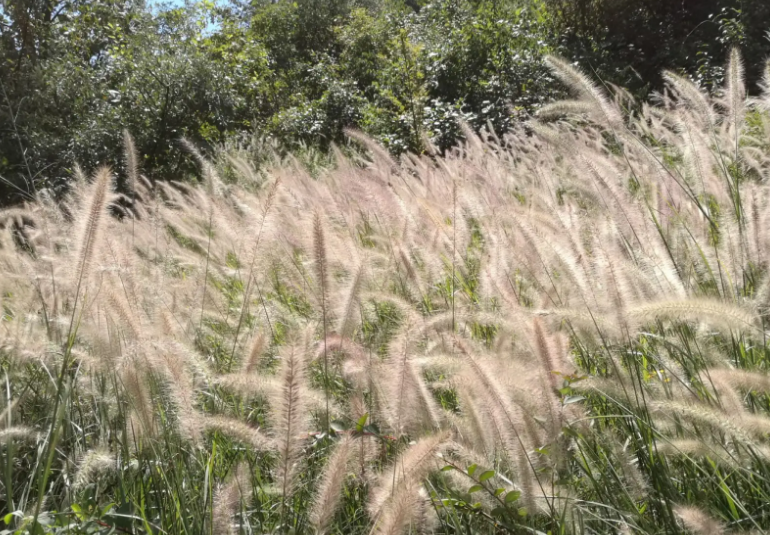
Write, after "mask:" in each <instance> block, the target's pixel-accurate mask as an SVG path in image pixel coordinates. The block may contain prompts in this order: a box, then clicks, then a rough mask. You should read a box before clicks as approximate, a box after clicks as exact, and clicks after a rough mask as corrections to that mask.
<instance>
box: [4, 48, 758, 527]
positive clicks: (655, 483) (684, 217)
mask: <svg viewBox="0 0 770 535" xmlns="http://www.w3.org/2000/svg"><path fill="white" fill-rule="evenodd" d="M548 63H549V65H550V67H551V68H552V70H553V71H554V73H555V74H556V75H557V76H558V77H559V79H560V80H561V81H562V82H563V83H564V84H565V85H566V86H567V87H569V88H570V90H571V91H572V93H573V94H574V96H575V99H574V100H570V101H564V102H557V103H554V104H551V105H548V106H546V107H545V108H543V109H542V110H541V111H540V113H539V116H538V118H537V120H535V121H532V122H529V123H527V124H525V125H522V126H521V127H520V128H519V129H517V130H514V131H513V132H511V133H509V134H506V135H505V136H504V137H500V136H498V135H496V134H495V133H494V132H492V131H482V133H481V134H479V135H476V134H474V133H473V132H471V131H470V130H468V131H467V132H466V133H465V141H464V143H463V144H462V145H461V146H459V147H457V148H456V149H453V150H452V151H450V152H449V153H447V154H445V155H442V156H439V155H437V154H432V153H430V151H428V153H426V154H424V155H420V156H416V155H408V156H405V157H403V158H401V159H399V160H395V159H393V158H392V157H391V156H390V155H389V153H388V152H387V151H386V150H384V149H382V148H381V147H380V146H378V145H377V144H376V143H374V142H373V141H372V140H370V139H368V138H366V137H365V136H363V135H362V134H360V133H357V132H350V133H349V137H350V143H351V145H355V146H356V147H357V149H356V150H349V148H345V149H344V150H343V149H339V150H335V152H334V153H333V155H332V158H331V159H330V160H329V161H328V162H326V163H323V164H322V165H321V164H319V165H316V166H312V172H309V171H308V168H309V167H308V165H306V163H307V162H301V161H300V160H299V159H293V158H288V159H287V158H278V157H277V156H276V157H275V158H273V159H271V160H269V161H267V162H266V163H263V164H262V165H260V166H259V168H258V169H257V168H256V167H255V166H253V165H252V160H250V158H249V153H248V151H246V150H235V149H233V150H230V151H224V150H223V151H222V152H221V153H219V154H217V155H215V156H213V157H210V158H206V157H204V156H202V155H201V153H200V152H198V150H197V149H196V148H195V147H193V146H192V145H189V146H188V150H189V153H190V158H193V159H194V160H196V161H197V164H198V168H199V170H200V173H199V181H198V183H197V184H191V183H177V182H169V181H164V180H160V178H162V177H151V176H150V177H148V176H145V175H144V174H143V172H142V168H141V157H140V155H138V154H137V152H136V150H135V149H134V146H133V142H132V139H131V136H130V135H128V134H126V138H125V162H123V163H122V166H123V167H125V169H127V173H126V176H125V177H123V175H122V174H121V177H122V179H121V180H122V182H125V185H124V186H125V187H123V188H122V189H121V191H123V193H120V194H118V193H115V192H116V191H117V190H116V189H115V186H114V183H115V177H114V173H113V172H112V171H111V170H110V169H108V168H101V169H97V170H95V171H93V173H91V172H90V171H89V174H88V176H87V174H86V173H84V172H81V171H77V172H76V179H75V180H73V183H72V186H71V188H70V190H69V193H68V194H67V195H66V197H65V198H63V199H53V198H52V197H51V195H49V194H47V192H46V191H38V192H37V195H36V199H35V200H34V201H33V202H29V203H27V204H25V205H22V206H17V207H15V208H10V209H6V210H4V211H2V212H0V227H2V232H0V305H1V307H2V310H1V312H0V313H1V314H2V317H1V318H0V364H1V366H2V369H1V370H0V411H1V413H0V514H1V515H2V517H0V518H1V519H2V522H1V523H0V529H2V530H3V531H2V533H29V534H35V535H37V534H43V533H75V534H81V533H82V534H85V533H103V534H124V533H132V534H140V533H142V534H144V533H147V534H150V533H152V534H174V535H176V534H186V535H201V534H211V535H225V534H267V533H280V534H297V535H299V534H323V535H332V534H335V535H343V534H344V535H359V534H360V535H367V534H373V535H374V534H377V535H380V534H382V535H386V534H387V535H396V534H406V533H410V534H428V533H437V534H468V535H470V534H489V535H492V534H502V533H512V534H554V535H555V534H568V533H569V534H571V533H589V534H593V533H597V534H598V533H602V534H604V533H607V534H614V533H617V534H631V533H653V534H655V533H660V534H663V533H666V534H669V533H694V534H701V535H707V534H709V535H710V534H721V533H739V532H749V533H766V532H767V531H769V530H770V396H769V394H770V373H769V372H768V368H769V367H770V342H769V341H768V334H769V333H770V325H768V320H769V319H770V272H769V271H768V270H769V269H770V186H769V185H768V180H770V70H768V77H767V90H766V92H765V93H764V94H762V95H761V96H760V97H751V98H749V97H747V91H746V89H745V86H744V82H743V79H744V77H743V66H742V63H741V59H740V55H739V53H738V52H737V51H734V52H733V53H732V55H731V57H730V61H729V64H728V65H727V67H726V69H725V72H726V76H725V78H726V83H725V85H724V87H723V89H722V91H720V92H719V93H718V94H717V95H715V96H710V95H706V94H705V93H703V92H701V91H700V90H699V89H698V88H697V86H695V85H694V84H693V83H691V82H690V81H688V80H687V79H685V78H682V77H680V76H678V75H676V74H673V73H667V74H666V75H665V79H666V81H667V90H666V91H665V92H663V93H662V94H660V95H658V96H657V98H656V99H654V100H653V101H652V102H651V103H644V104H643V103H638V102H634V101H632V99H631V97H630V96H628V95H627V93H625V92H624V91H623V90H621V89H618V88H614V87H605V86H603V85H601V86H600V85H599V84H598V83H595V82H593V81H592V80H591V79H590V78H589V77H588V76H586V75H584V74H582V73H581V72H579V71H578V70H576V69H575V68H574V67H573V66H571V65H569V64H567V63H566V62H564V61H562V60H560V59H558V58H550V59H549V60H548ZM117 163H120V162H117ZM155 178H158V180H155Z"/></svg>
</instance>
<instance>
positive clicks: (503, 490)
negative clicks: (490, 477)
mask: <svg viewBox="0 0 770 535" xmlns="http://www.w3.org/2000/svg"><path fill="white" fill-rule="evenodd" d="M504 492H505V489H504V488H502V487H501V488H499V489H497V490H495V496H500V495H501V494H502V493H504Z"/></svg>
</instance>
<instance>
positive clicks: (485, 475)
mask: <svg viewBox="0 0 770 535" xmlns="http://www.w3.org/2000/svg"><path fill="white" fill-rule="evenodd" d="M494 475H495V471H494V470H487V471H486V472H484V473H483V474H481V475H480V476H479V482H480V483H483V482H484V481H486V480H487V479H489V478H490V477H493V476H494Z"/></svg>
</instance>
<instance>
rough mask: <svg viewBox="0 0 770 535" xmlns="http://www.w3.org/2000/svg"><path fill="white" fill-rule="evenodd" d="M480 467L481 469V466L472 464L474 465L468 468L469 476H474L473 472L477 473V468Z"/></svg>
mask: <svg viewBox="0 0 770 535" xmlns="http://www.w3.org/2000/svg"><path fill="white" fill-rule="evenodd" d="M478 467H479V465H477V464H472V465H470V466H469V467H468V475H469V476H472V475H473V472H475V471H476V468H478Z"/></svg>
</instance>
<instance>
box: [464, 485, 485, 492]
mask: <svg viewBox="0 0 770 535" xmlns="http://www.w3.org/2000/svg"><path fill="white" fill-rule="evenodd" d="M483 488H484V487H482V486H481V485H473V486H472V487H471V488H469V489H468V494H473V493H474V492H478V491H480V490H481V489H483Z"/></svg>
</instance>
